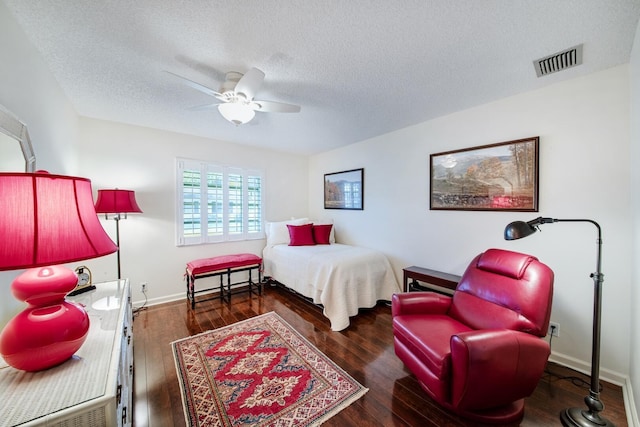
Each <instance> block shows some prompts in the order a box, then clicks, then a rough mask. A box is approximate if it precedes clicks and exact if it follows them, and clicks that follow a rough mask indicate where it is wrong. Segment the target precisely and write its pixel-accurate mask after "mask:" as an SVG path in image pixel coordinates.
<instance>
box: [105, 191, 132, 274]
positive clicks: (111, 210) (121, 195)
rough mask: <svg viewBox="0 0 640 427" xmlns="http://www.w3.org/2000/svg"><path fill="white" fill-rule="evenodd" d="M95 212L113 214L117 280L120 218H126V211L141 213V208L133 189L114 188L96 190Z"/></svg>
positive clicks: (106, 215) (106, 216) (107, 216)
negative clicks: (116, 248)
mask: <svg viewBox="0 0 640 427" xmlns="http://www.w3.org/2000/svg"><path fill="white" fill-rule="evenodd" d="M96 212H97V213H103V214H105V218H106V219H109V214H114V215H113V220H114V221H115V222H116V245H117V246H118V253H117V255H118V280H120V279H122V275H121V273H120V220H121V219H127V214H128V213H142V209H140V207H139V206H138V203H136V194H135V193H134V192H133V191H131V190H119V189H117V188H116V189H114V190H98V200H96ZM123 214H124V215H123Z"/></svg>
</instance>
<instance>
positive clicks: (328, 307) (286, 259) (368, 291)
mask: <svg viewBox="0 0 640 427" xmlns="http://www.w3.org/2000/svg"><path fill="white" fill-rule="evenodd" d="M263 263H264V274H265V276H271V277H272V278H273V279H274V280H277V281H278V282H280V283H282V284H283V285H285V286H287V287H288V288H290V289H293V290H294V291H296V292H298V293H300V294H302V295H304V296H306V297H308V298H311V299H312V300H313V302H314V303H316V304H322V305H323V306H324V315H325V316H326V317H327V318H329V320H330V321H331V329H332V330H334V331H341V330H343V329H345V328H347V327H348V326H349V317H350V316H355V315H356V314H358V309H359V308H370V307H373V306H375V305H376V303H377V302H378V301H379V300H386V301H390V300H391V296H392V295H393V294H394V293H395V292H400V288H399V286H398V281H397V280H396V277H395V275H394V274H393V270H392V268H391V264H390V263H389V260H388V259H387V257H386V256H385V255H384V254H383V253H381V252H379V251H376V250H373V249H368V248H362V247H358V246H349V245H343V244H339V243H336V244H331V245H315V246H289V245H274V246H267V247H265V249H264V251H263Z"/></svg>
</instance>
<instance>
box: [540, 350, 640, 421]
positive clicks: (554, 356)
mask: <svg viewBox="0 0 640 427" xmlns="http://www.w3.org/2000/svg"><path fill="white" fill-rule="evenodd" d="M549 361H551V362H553V363H557V364H558V365H562V366H565V367H567V368H569V369H573V370H575V371H578V372H582V373H583V374H585V375H591V364H589V363H586V362H584V361H582V360H579V359H576V358H574V357H571V356H567V355H566V354H561V353H553V352H552V353H551V356H550V357H549ZM600 379H601V380H603V381H606V382H608V383H611V384H615V385H617V386H620V387H622V398H623V401H624V410H625V413H626V415H627V423H628V424H629V425H630V426H636V427H640V421H639V418H638V411H637V409H636V405H635V399H634V398H633V387H632V386H631V378H629V376H628V375H623V374H621V373H619V372H615V371H612V370H610V369H603V368H602V367H600Z"/></svg>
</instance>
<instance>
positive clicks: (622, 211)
mask: <svg viewBox="0 0 640 427" xmlns="http://www.w3.org/2000/svg"><path fill="white" fill-rule="evenodd" d="M629 120H630V119H629V67H628V66H620V67H616V68H613V69H610V70H607V71H604V72H600V73H597V74H593V75H590V76H587V77H583V78H579V79H574V80H570V81H567V82H564V83H559V84H556V85H554V86H551V87H548V88H545V89H541V90H537V91H534V92H529V93H524V94H521V95H518V96H514V97H510V98H506V99H502V100H499V101H496V102H493V103H490V104H485V105H482V106H479V107H477V108H473V109H470V110H466V111H461V112H458V113H455V114H451V115H449V116H446V117H442V118H438V119H435V120H431V121H428V122H425V123H422V124H419V125H416V126H412V127H409V128H405V129H402V130H399V131H396V132H393V133H389V134H387V135H382V136H379V137H376V138H372V139H370V140H367V141H364V142H361V143H358V144H354V145H351V146H348V147H345V148H342V149H337V150H334V151H331V152H327V153H323V154H319V155H316V156H313V157H312V159H311V162H310V170H309V197H310V199H309V206H310V213H309V215H310V216H311V217H320V216H326V215H331V216H333V218H334V219H335V222H336V224H337V225H336V233H337V234H336V238H337V239H338V240H341V241H343V242H348V243H355V244H359V245H364V246H370V247H374V248H378V249H381V250H382V251H384V252H385V253H387V254H388V256H389V258H390V259H391V261H392V263H393V265H394V267H395V270H396V275H397V277H398V279H399V280H401V278H402V274H401V273H402V268H403V267H405V266H409V265H419V266H423V267H427V268H433V269H437V270H442V271H446V272H449V273H455V274H462V272H463V271H464V268H465V267H466V265H467V264H468V262H469V261H470V260H471V258H472V257H473V256H475V255H476V254H478V253H480V252H481V251H483V250H485V249H487V248H490V247H499V248H505V249H511V250H516V251H520V252H525V253H531V254H534V255H536V256H538V257H539V258H540V259H541V261H543V262H545V263H547V264H548V265H549V266H551V268H552V269H553V270H554V271H555V274H556V281H555V291H554V304H553V312H552V320H553V321H555V322H558V323H559V324H560V335H561V336H560V338H557V339H554V340H553V349H552V350H553V356H552V359H556V360H559V361H561V362H562V363H565V364H571V365H573V366H575V367H577V368H580V369H582V370H583V371H585V372H589V369H590V361H591V359H590V358H591V333H592V329H591V327H592V310H593V281H592V280H591V279H590V278H589V274H590V273H592V272H593V271H594V270H595V261H596V248H597V247H596V228H595V227H593V226H592V225H591V224H582V223H578V224H549V225H546V226H544V229H543V230H542V233H536V234H535V235H533V236H531V237H529V238H527V239H522V240H518V241H512V242H507V241H505V240H503V237H502V236H503V231H504V227H505V226H506V225H507V224H508V223H509V222H511V221H514V220H529V219H533V218H535V217H536V216H538V215H542V216H550V217H554V218H590V219H594V220H596V221H598V222H599V223H600V225H601V226H602V228H603V241H604V248H603V258H604V259H603V267H602V269H603V270H602V271H603V272H604V274H605V281H604V297H603V298H604V303H603V304H604V314H603V322H602V327H603V336H602V363H601V366H602V377H603V378H605V377H608V378H610V379H612V380H615V381H617V382H620V381H622V378H623V377H624V376H625V375H627V374H628V372H629V363H630V359H629V340H628V338H629V334H630V327H629V326H630V325H629V318H630V315H631V313H630V311H631V307H630V305H629V300H630V296H631V268H630V266H631V265H632V258H631V246H632V245H631V242H632V236H631V234H630V233H629V231H628V230H629V227H630V225H631V206H630V202H629V199H630V196H631V193H630V167H629V155H630V136H629ZM530 136H540V200H539V206H540V212H539V213H503V212H460V211H431V210H429V155H430V154H431V153H437V152H442V151H447V150H452V149H458V148H465V147H473V146H477V145H484V144H490V143H495V142H502V141H509V140H514V139H520V138H526V137H530ZM360 167H364V169H365V178H364V180H365V184H364V188H365V196H364V197H365V199H364V206H365V209H364V210H363V211H324V210H323V206H322V203H323V202H322V200H323V174H324V173H328V172H337V171H340V170H346V169H354V168H360Z"/></svg>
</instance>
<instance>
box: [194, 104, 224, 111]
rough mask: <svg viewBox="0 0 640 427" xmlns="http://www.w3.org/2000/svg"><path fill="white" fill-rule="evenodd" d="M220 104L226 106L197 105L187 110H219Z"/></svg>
mask: <svg viewBox="0 0 640 427" xmlns="http://www.w3.org/2000/svg"><path fill="white" fill-rule="evenodd" d="M220 104H224V102H214V103H213V104H204V105H196V106H194V107H189V108H187V110H189V111H206V110H217V109H218V105H220Z"/></svg>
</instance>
